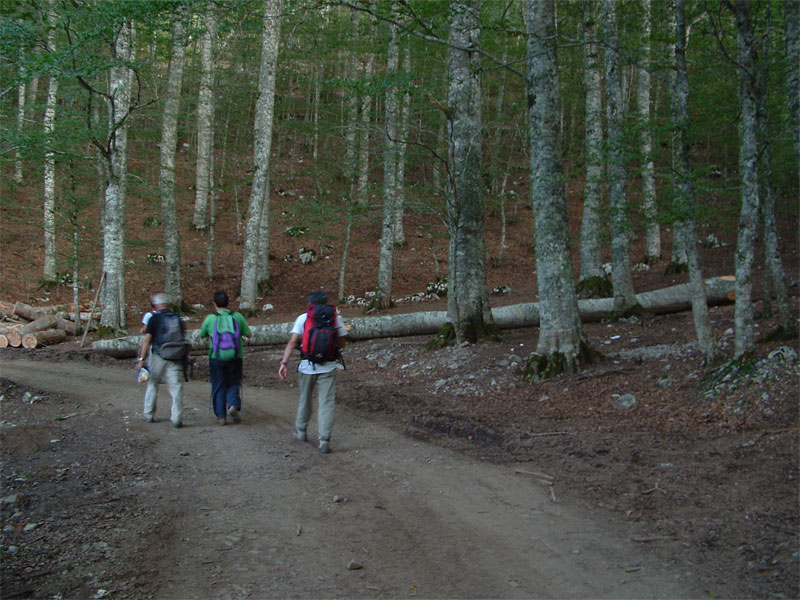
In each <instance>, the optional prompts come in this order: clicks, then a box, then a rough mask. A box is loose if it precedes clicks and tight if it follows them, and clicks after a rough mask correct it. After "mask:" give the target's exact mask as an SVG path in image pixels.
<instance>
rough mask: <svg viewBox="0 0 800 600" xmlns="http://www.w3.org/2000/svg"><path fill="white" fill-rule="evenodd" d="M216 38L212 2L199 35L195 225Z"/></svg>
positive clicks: (203, 213)
mask: <svg viewBox="0 0 800 600" xmlns="http://www.w3.org/2000/svg"><path fill="white" fill-rule="evenodd" d="M216 39H217V16H216V4H215V3H214V2H209V3H208V5H207V6H206V13H205V29H204V31H203V33H202V35H201V36H200V64H201V72H200V91H199V95H198V102H197V169H196V177H195V200H194V217H193V219H192V222H193V223H194V226H195V228H197V229H206V228H207V227H208V195H209V193H210V191H211V190H210V185H209V182H210V180H211V155H212V153H213V151H214V135H213V131H214V69H215V65H214V46H215V44H216Z"/></svg>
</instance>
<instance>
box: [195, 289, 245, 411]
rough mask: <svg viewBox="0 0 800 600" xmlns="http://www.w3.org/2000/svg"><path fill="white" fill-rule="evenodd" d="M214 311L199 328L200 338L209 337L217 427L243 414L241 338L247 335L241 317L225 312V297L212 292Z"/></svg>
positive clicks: (242, 355) (222, 292)
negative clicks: (227, 418) (228, 418)
mask: <svg viewBox="0 0 800 600" xmlns="http://www.w3.org/2000/svg"><path fill="white" fill-rule="evenodd" d="M214 308H215V310H214V312H213V313H211V314H210V315H208V316H207V317H206V318H205V320H204V321H203V325H202V326H201V327H200V337H210V338H211V344H210V345H209V349H208V369H209V373H210V375H211V404H212V406H213V408H214V415H215V416H216V417H217V423H218V424H219V425H225V423H226V422H227V420H226V417H230V419H231V422H233V423H239V422H240V420H241V419H240V413H241V411H242V396H241V389H242V364H243V360H242V359H243V358H244V353H243V352H242V338H243V337H249V336H250V328H249V327H248V326H247V321H245V319H244V316H242V314H241V313H238V312H231V311H230V310H228V294H226V293H225V292H224V291H222V290H219V291H216V292H214Z"/></svg>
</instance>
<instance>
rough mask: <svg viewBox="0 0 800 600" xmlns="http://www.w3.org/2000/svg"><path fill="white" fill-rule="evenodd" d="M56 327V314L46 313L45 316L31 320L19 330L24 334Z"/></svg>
mask: <svg viewBox="0 0 800 600" xmlns="http://www.w3.org/2000/svg"><path fill="white" fill-rule="evenodd" d="M55 328H56V317H55V315H45V316H43V317H39V318H38V319H36V320H35V321H31V322H30V323H28V324H27V325H23V326H22V327H20V328H19V332H20V333H21V334H22V335H25V334H26V333H36V332H37V331H44V330H46V329H55Z"/></svg>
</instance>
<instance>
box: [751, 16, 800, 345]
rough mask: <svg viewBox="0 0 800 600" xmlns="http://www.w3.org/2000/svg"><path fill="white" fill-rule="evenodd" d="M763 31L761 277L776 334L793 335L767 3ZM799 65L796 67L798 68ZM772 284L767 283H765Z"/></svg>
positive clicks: (758, 79) (759, 118) (759, 122)
mask: <svg viewBox="0 0 800 600" xmlns="http://www.w3.org/2000/svg"><path fill="white" fill-rule="evenodd" d="M766 11H767V16H766V19H767V24H766V31H765V32H764V34H763V35H762V36H761V56H762V60H761V61H760V65H759V68H758V70H757V72H756V110H757V115H756V117H757V126H758V137H759V140H760V147H761V166H760V169H759V170H760V172H761V191H762V194H761V196H762V198H763V202H762V204H761V214H762V226H763V232H764V261H765V263H766V264H765V267H766V270H767V272H768V274H769V276H768V277H767V278H765V282H764V290H765V292H766V294H765V302H764V303H765V312H767V313H768V312H770V308H771V307H770V305H771V298H770V295H769V290H770V287H771V288H772V291H773V292H774V293H775V300H776V304H777V307H778V335H780V336H790V335H792V334H794V333H795V332H794V329H795V326H794V317H793V316H792V312H791V309H790V307H789V293H788V290H787V285H786V273H785V272H784V270H783V261H782V260H781V254H780V246H779V241H778V225H777V222H776V217H775V204H776V198H775V197H776V191H775V184H774V181H773V177H772V141H771V136H770V131H769V108H768V106H769V89H768V79H769V63H770V59H769V54H770V37H771V33H772V27H771V25H772V15H771V6H770V5H769V4H767V6H766ZM798 68H800V67H798ZM770 283H771V284H772V285H771V286H770V285H769V284H770Z"/></svg>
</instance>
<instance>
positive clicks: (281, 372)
mask: <svg viewBox="0 0 800 600" xmlns="http://www.w3.org/2000/svg"><path fill="white" fill-rule="evenodd" d="M278 377H280V378H281V381H286V363H285V362H281V366H279V367H278Z"/></svg>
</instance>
